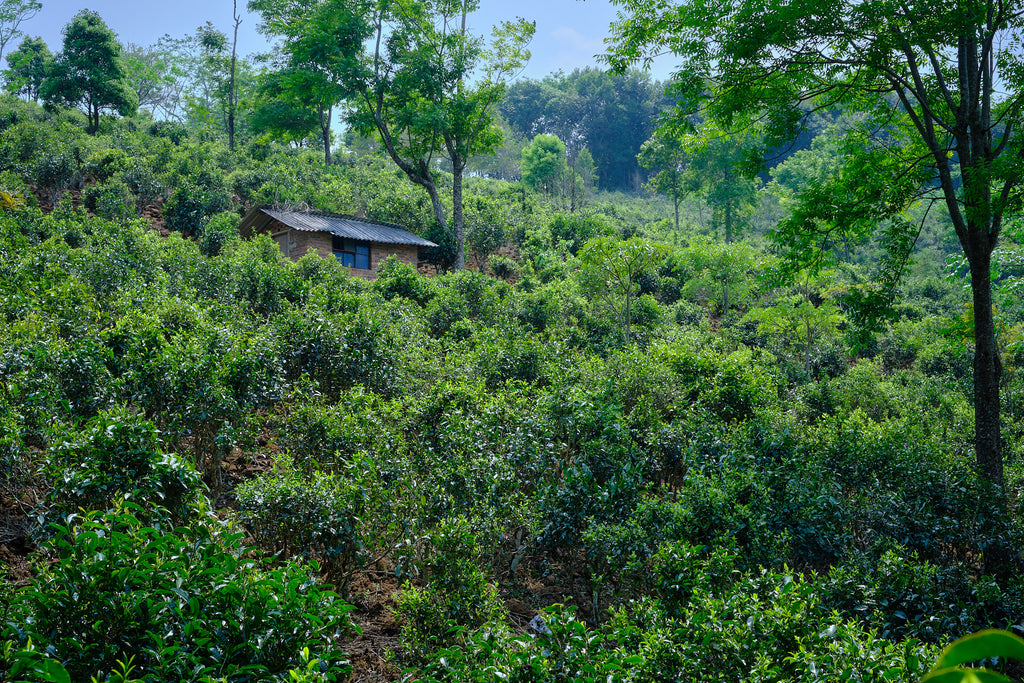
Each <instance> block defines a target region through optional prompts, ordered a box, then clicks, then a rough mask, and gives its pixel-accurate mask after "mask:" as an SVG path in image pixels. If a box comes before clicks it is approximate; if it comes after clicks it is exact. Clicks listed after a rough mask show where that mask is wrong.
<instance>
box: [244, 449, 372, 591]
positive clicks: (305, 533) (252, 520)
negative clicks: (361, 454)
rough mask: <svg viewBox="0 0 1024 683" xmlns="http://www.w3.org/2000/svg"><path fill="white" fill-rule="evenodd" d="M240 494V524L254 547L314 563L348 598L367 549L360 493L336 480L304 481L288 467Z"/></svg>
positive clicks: (282, 466) (325, 476) (281, 464)
mask: <svg viewBox="0 0 1024 683" xmlns="http://www.w3.org/2000/svg"><path fill="white" fill-rule="evenodd" d="M277 467H278V470H277V471H276V472H272V473H266V474H263V475H260V476H259V477H256V478H255V479H252V480H250V481H248V482H246V483H245V484H243V485H241V486H239V487H238V488H237V489H236V495H237V496H238V506H239V512H240V517H241V520H242V523H243V524H245V526H246V529H248V531H249V533H251V534H252V536H253V539H254V540H255V542H256V545H257V546H258V547H260V548H262V549H264V550H266V551H268V552H270V553H272V554H275V555H278V556H280V557H281V558H282V559H290V558H293V557H301V558H304V559H309V560H316V561H317V562H318V564H319V566H320V568H321V569H323V570H324V572H325V573H326V575H327V578H328V579H329V580H330V581H332V582H334V583H336V584H338V586H339V587H340V589H341V592H342V595H343V596H344V595H347V594H348V581H349V578H350V577H351V575H352V572H353V571H354V570H355V569H356V568H357V566H358V564H359V562H360V560H362V559H364V545H363V539H362V536H361V534H360V528H359V518H360V516H361V514H362V512H363V511H362V509H361V507H362V506H361V502H362V498H361V496H360V495H359V494H360V492H359V491H358V490H356V489H354V488H353V487H352V486H351V485H349V484H348V483H347V482H345V481H344V480H343V479H342V478H341V477H339V476H337V475H332V474H327V473H323V472H315V473H313V474H312V475H310V476H303V475H301V474H299V473H298V472H296V471H295V470H294V469H292V468H291V467H290V463H288V462H287V461H284V462H279V463H278V465H277Z"/></svg>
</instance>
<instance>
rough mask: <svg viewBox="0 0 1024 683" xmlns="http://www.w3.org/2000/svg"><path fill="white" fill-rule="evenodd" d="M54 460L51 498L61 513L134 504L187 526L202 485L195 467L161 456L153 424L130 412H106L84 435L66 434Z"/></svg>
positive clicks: (52, 451) (171, 456)
mask: <svg viewBox="0 0 1024 683" xmlns="http://www.w3.org/2000/svg"><path fill="white" fill-rule="evenodd" d="M50 456H51V467H52V468H54V469H55V472H54V477H53V479H54V481H53V489H52V490H51V491H50V493H49V496H48V497H49V501H50V504H51V505H52V507H53V511H54V512H56V513H58V514H68V513H72V512H75V511H76V510H78V509H80V508H81V509H85V510H107V509H109V508H110V507H111V506H113V505H114V504H115V503H117V502H119V501H123V500H131V501H134V502H135V503H137V504H138V505H140V506H158V507H157V508H156V509H157V510H158V511H159V512H168V513H170V514H171V516H172V519H174V520H177V521H181V520H184V519H186V518H187V517H188V516H189V513H190V510H191V505H192V504H193V502H194V501H195V500H196V495H197V491H198V488H199V486H200V481H199V475H198V473H197V472H196V471H195V469H194V468H193V467H192V466H191V465H190V464H188V463H187V462H184V461H182V460H181V459H179V458H178V457H177V456H176V455H174V454H173V453H169V454H164V453H162V452H161V450H160V444H159V433H158V432H157V430H156V428H155V427H154V426H153V425H152V423H150V422H147V421H145V420H142V419H140V418H139V417H138V416H136V415H133V414H131V413H130V412H128V411H126V410H114V411H111V412H106V413H101V414H100V415H98V416H97V417H96V418H94V419H92V420H90V421H89V422H88V423H86V425H85V428H84V429H83V430H82V431H80V432H71V433H68V434H65V435H63V437H62V438H60V439H59V440H58V441H57V443H56V444H55V445H54V446H53V447H52V448H51V449H50Z"/></svg>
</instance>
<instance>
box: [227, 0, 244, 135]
mask: <svg viewBox="0 0 1024 683" xmlns="http://www.w3.org/2000/svg"><path fill="white" fill-rule="evenodd" d="M231 18H232V19H233V20H234V22H235V32H234V38H233V39H232V40H231V75H230V76H229V80H228V148H229V149H231V151H232V152H233V151H235V110H236V109H237V108H238V93H237V91H236V89H235V74H236V73H237V72H238V27H239V26H241V25H242V16H241V15H240V14H239V13H238V0H231Z"/></svg>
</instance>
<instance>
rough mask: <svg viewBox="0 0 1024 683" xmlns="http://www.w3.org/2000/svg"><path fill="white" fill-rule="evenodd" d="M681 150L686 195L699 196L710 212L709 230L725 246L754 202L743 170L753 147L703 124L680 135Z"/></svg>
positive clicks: (741, 136) (747, 139) (754, 192)
mask: <svg viewBox="0 0 1024 683" xmlns="http://www.w3.org/2000/svg"><path fill="white" fill-rule="evenodd" d="M680 142H681V144H682V149H683V151H684V152H685V154H686V156H687V157H689V160H688V161H687V163H686V166H685V168H684V171H683V186H684V188H685V189H686V191H687V192H690V193H694V194H697V195H699V196H701V197H702V198H703V199H704V201H706V202H707V203H708V205H709V206H710V207H711V211H712V226H713V228H720V229H721V232H722V237H723V238H724V239H725V241H726V242H732V241H733V240H734V239H736V237H737V235H738V234H739V232H740V231H741V230H742V229H743V227H744V226H745V224H746V221H747V218H749V216H750V213H751V212H752V211H753V209H754V206H755V203H756V201H757V183H758V181H757V180H756V178H753V177H752V174H750V173H749V169H748V168H747V166H748V164H747V163H746V161H747V160H748V158H749V156H750V154H751V152H750V150H751V149H752V147H753V142H752V140H751V139H750V136H748V135H744V134H742V133H740V134H734V135H730V134H728V133H726V132H724V131H722V130H720V129H718V128H717V127H716V126H712V125H708V124H706V123H705V124H704V125H702V126H701V127H700V129H699V130H698V131H696V132H691V133H689V134H686V135H683V136H682V138H681V140H680Z"/></svg>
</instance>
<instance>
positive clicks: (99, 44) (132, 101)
mask: <svg viewBox="0 0 1024 683" xmlns="http://www.w3.org/2000/svg"><path fill="white" fill-rule="evenodd" d="M41 95H42V98H43V99H44V100H45V101H46V102H47V103H48V104H65V105H67V106H71V107H78V106H81V107H84V109H85V113H86V115H87V116H88V117H89V132H90V133H93V134H94V133H96V131H97V130H99V127H100V112H101V111H103V110H114V111H116V112H117V113H119V114H121V115H122V116H128V115H130V114H134V113H135V110H136V109H138V106H139V100H138V97H137V96H136V94H135V92H134V91H133V89H132V85H131V82H130V81H129V79H128V73H127V70H126V69H125V66H124V63H123V62H122V60H121V44H120V43H119V42H117V36H115V35H114V32H113V31H111V30H110V29H109V28H108V27H107V25H106V23H104V21H103V19H102V18H100V15H98V14H96V13H95V12H93V11H90V10H82V11H81V12H79V13H78V14H76V15H75V17H74V18H73V19H72V20H71V23H70V24H68V25H67V26H65V27H64V49H63V50H62V51H61V52H60V54H58V55H57V57H56V58H55V59H54V61H53V67H52V68H51V70H50V75H49V76H48V77H47V79H46V80H45V81H43V85H42V88H41Z"/></svg>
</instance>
